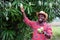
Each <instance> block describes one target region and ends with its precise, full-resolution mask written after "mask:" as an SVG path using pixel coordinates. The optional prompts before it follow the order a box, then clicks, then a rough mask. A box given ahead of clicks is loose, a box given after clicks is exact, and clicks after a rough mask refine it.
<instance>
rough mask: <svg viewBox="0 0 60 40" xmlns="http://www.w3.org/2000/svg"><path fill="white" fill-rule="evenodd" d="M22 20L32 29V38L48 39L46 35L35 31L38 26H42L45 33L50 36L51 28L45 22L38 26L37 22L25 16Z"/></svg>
mask: <svg viewBox="0 0 60 40" xmlns="http://www.w3.org/2000/svg"><path fill="white" fill-rule="evenodd" d="M24 22H25V23H26V24H27V25H29V26H30V27H31V28H32V30H33V37H32V40H48V39H47V37H46V36H45V35H44V34H40V33H38V32H37V29H38V28H40V27H43V28H44V31H45V32H46V33H47V34H49V35H50V36H52V29H51V27H50V25H48V24H47V23H46V22H45V23H43V25H42V26H40V25H39V24H38V22H36V21H31V20H29V19H28V18H27V17H25V18H24Z"/></svg>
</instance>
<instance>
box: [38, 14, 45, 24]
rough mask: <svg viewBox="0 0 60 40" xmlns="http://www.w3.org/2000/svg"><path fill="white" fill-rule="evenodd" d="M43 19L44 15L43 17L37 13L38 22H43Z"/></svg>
mask: <svg viewBox="0 0 60 40" xmlns="http://www.w3.org/2000/svg"><path fill="white" fill-rule="evenodd" d="M44 19H45V17H44V15H42V14H41V15H38V21H39V22H40V23H42V22H44Z"/></svg>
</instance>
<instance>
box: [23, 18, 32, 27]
mask: <svg viewBox="0 0 60 40" xmlns="http://www.w3.org/2000/svg"><path fill="white" fill-rule="evenodd" d="M23 21H24V22H25V23H26V24H27V25H29V26H30V27H32V21H31V20H29V19H28V18H27V17H25V18H24V19H23Z"/></svg>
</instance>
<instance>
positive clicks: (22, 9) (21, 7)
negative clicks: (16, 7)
mask: <svg viewBox="0 0 60 40" xmlns="http://www.w3.org/2000/svg"><path fill="white" fill-rule="evenodd" d="M20 9H21V12H22V13H24V8H23V4H22V3H21V4H20Z"/></svg>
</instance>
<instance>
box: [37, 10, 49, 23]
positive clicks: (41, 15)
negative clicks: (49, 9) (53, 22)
mask: <svg viewBox="0 0 60 40" xmlns="http://www.w3.org/2000/svg"><path fill="white" fill-rule="evenodd" d="M37 16H38V21H39V22H40V23H42V22H44V21H46V20H47V17H48V15H47V13H45V12H44V11H40V12H37Z"/></svg>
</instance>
